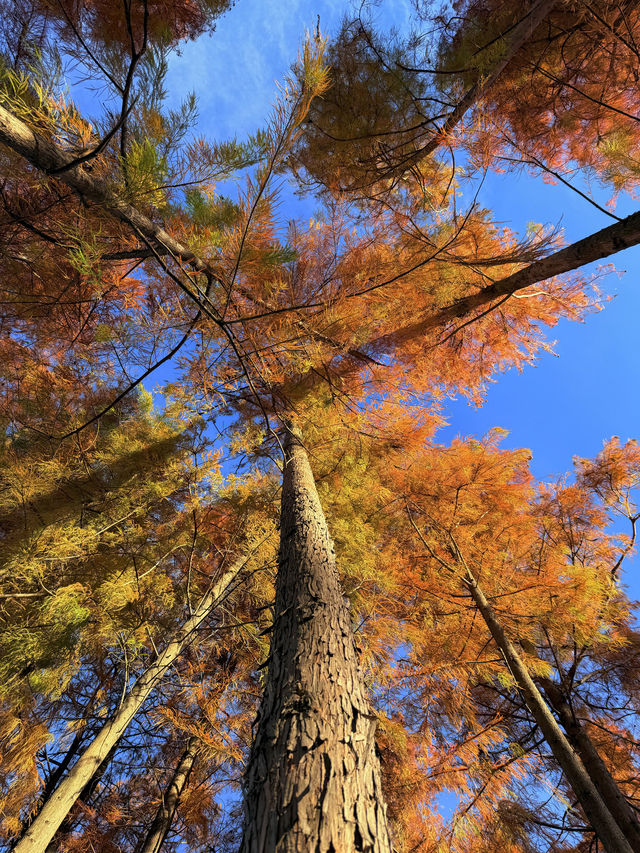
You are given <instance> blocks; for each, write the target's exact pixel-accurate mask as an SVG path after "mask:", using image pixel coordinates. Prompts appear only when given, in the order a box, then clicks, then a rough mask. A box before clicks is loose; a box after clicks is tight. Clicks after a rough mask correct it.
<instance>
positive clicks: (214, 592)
mask: <svg viewBox="0 0 640 853" xmlns="http://www.w3.org/2000/svg"><path fill="white" fill-rule="evenodd" d="M248 559H249V557H247V556H242V557H240V558H238V559H237V560H236V561H235V562H234V563H233V565H232V566H231V568H230V569H228V571H226V572H225V574H224V575H223V576H222V578H221V579H220V580H219V581H218V582H217V583H216V584H215V585H214V586H213V587H212V588H211V590H210V591H209V592H208V593H207V594H206V595H205V596H204V597H203V598H202V600H201V602H200V604H199V605H198V607H197V608H196V610H195V611H194V613H193V616H192V617H191V618H190V619H188V620H187V621H186V622H185V624H184V625H183V626H182V628H180V629H179V630H178V631H177V632H176V634H175V635H174V637H173V639H172V640H171V642H170V643H169V644H168V645H167V646H166V648H165V649H164V651H162V652H161V653H160V654H159V655H158V657H157V659H156V660H155V661H154V663H152V664H151V666H149V668H148V669H147V670H146V671H145V672H144V674H143V675H141V676H140V678H139V679H138V680H137V681H136V682H135V684H134V685H133V687H132V688H131V690H130V692H129V693H128V695H127V697H126V698H125V700H124V701H123V703H122V705H121V706H120V709H119V710H118V711H117V712H116V713H115V714H114V715H113V716H112V717H111V719H110V720H108V722H107V723H105V725H104V726H103V727H102V728H101V729H100V731H99V732H98V734H97V735H96V737H95V738H94V739H93V741H92V742H91V743H90V744H89V746H88V747H87V748H86V749H85V750H84V752H83V753H82V755H81V756H80V758H79V759H78V760H77V761H76V763H75V764H74V766H73V767H72V768H71V770H70V771H69V773H68V774H67V776H66V777H65V778H64V779H63V780H62V782H61V783H60V784H59V785H58V787H57V788H56V790H55V791H54V792H53V794H52V795H51V796H50V797H49V799H48V801H47V802H46V803H45V805H44V806H43V808H42V810H41V811H40V813H39V814H38V816H37V817H36V819H35V820H34V821H33V823H32V824H31V826H30V827H29V828H28V830H27V832H26V833H25V835H24V837H23V838H22V839H21V840H20V841H19V842H18V844H17V845H16V846H15V848H14V853H45V851H46V850H47V845H48V844H49V842H50V841H51V840H52V839H53V837H54V835H55V834H56V832H57V830H58V829H59V828H60V826H61V824H62V823H63V821H64V819H65V818H66V816H67V814H68V813H69V811H70V809H71V808H72V807H73V804H74V803H75V802H76V800H77V799H78V797H79V796H80V795H81V793H82V790H83V789H84V787H85V785H86V784H87V783H88V782H89V781H90V780H91V779H92V777H93V776H94V774H95V772H96V770H97V769H98V768H99V767H100V765H101V764H102V762H103V761H104V760H105V758H106V757H107V755H108V754H109V752H110V750H111V749H113V747H114V746H115V744H117V742H118V740H119V739H120V737H121V736H122V734H123V733H124V732H125V730H126V728H127V726H128V725H129V723H130V722H131V720H132V719H133V718H134V716H135V715H136V713H137V712H138V711H139V709H140V708H141V707H142V705H143V704H144V702H145V700H146V698H147V696H148V695H149V694H150V693H151V691H152V690H153V689H154V687H156V685H157V684H158V683H159V682H160V681H161V679H162V677H163V676H164V674H165V673H166V672H167V670H168V669H169V668H170V667H171V666H173V664H174V663H175V662H176V660H177V659H178V657H179V656H180V654H181V652H182V650H183V649H184V648H185V646H186V645H187V644H188V643H189V641H190V639H191V637H192V635H193V633H194V632H195V631H196V630H197V629H198V628H199V627H200V625H201V624H202V623H203V622H204V620H205V619H206V618H207V617H208V616H209V615H210V614H211V612H212V611H213V609H214V608H215V606H216V605H217V603H218V601H219V599H220V598H221V597H222V596H223V595H224V593H225V592H226V590H227V588H228V587H229V585H230V584H231V583H232V582H233V581H234V580H235V579H236V578H237V576H238V575H239V574H240V572H241V571H242V569H243V568H244V566H245V564H246V563H247V561H248Z"/></svg>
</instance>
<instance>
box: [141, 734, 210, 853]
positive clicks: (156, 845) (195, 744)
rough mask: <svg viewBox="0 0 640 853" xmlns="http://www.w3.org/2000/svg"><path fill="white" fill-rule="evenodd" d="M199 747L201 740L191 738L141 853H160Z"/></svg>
mask: <svg viewBox="0 0 640 853" xmlns="http://www.w3.org/2000/svg"><path fill="white" fill-rule="evenodd" d="M199 746H200V738H198V737H195V736H194V737H191V738H189V741H188V743H187V748H186V749H185V751H184V752H183V753H182V756H181V757H180V761H179V762H178V766H177V767H176V770H175V773H174V774H173V776H172V778H171V782H170V783H169V785H168V787H167V790H166V791H165V792H164V796H163V797H162V802H161V803H160V805H159V806H158V811H157V812H156V816H155V818H154V819H153V823H152V824H151V828H150V830H149V832H148V834H147V837H146V838H145V841H144V844H143V846H142V847H141V848H140V853H159V850H160V848H161V847H162V843H163V841H164V840H165V838H166V837H167V833H168V832H169V830H170V829H171V824H172V823H173V818H174V815H175V813H176V809H177V808H178V804H179V802H180V797H181V796H182V792H183V791H184V789H185V786H186V784H187V782H188V781H189V775H190V773H191V768H192V767H193V763H194V761H195V760H196V756H197V754H198V748H199Z"/></svg>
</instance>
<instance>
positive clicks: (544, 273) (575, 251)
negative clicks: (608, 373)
mask: <svg viewBox="0 0 640 853" xmlns="http://www.w3.org/2000/svg"><path fill="white" fill-rule="evenodd" d="M638 243H640V212H636V213H632V214H631V215H630V216H627V217H626V218H625V219H621V220H620V222H616V223H615V225H608V226H607V227H606V228H602V229H601V230H600V231H596V232H595V233H593V234H590V235H589V236H588V237H583V239H582V240H576V242H575V243H571V244H570V245H569V246H565V247H564V248H563V249H559V250H558V251H557V252H553V253H552V254H551V255H547V257H546V258H541V259H540V260H539V261H534V262H533V263H532V264H529V266H528V267H525V268H524V269H521V270H519V271H518V272H515V273H513V275H510V276H507V277H506V278H502V279H500V280H499V281H496V282H494V283H493V284H490V285H487V287H483V288H481V289H480V290H479V291H478V292H477V293H472V294H471V295H470V296H463V297H462V298H461V299H458V301H457V302H454V303H453V304H452V305H448V306H446V307H445V308H441V309H440V310H438V311H435V312H434V313H433V314H429V315H428V316H426V317H424V318H423V319H422V320H418V321H417V322H415V323H410V324H409V325H407V326H403V327H402V328H400V329H397V330H396V331H395V332H390V333H389V334H387V335H381V336H380V337H379V338H376V339H374V340H371V341H369V342H368V343H367V344H366V345H364V346H365V349H370V350H371V351H373V352H375V353H381V352H390V351H392V350H393V348H394V347H395V346H397V345H398V343H401V342H404V341H409V340H413V339H415V338H418V337H420V336H421V335H423V334H424V333H425V332H428V331H429V330H430V329H436V328H438V327H439V326H444V324H445V323H448V322H449V321H451V320H455V319H456V318H462V317H467V316H468V315H469V314H471V313H472V312H473V311H476V310H478V309H481V308H482V309H484V308H486V307H487V306H489V305H491V303H492V302H495V301H496V300H498V299H501V298H505V297H508V296H510V295H511V294H513V293H517V291H519V290H524V288H526V287H530V286H531V285H532V284H538V283H539V282H541V281H546V280H547V279H549V278H553V277H554V276H557V275H562V274H563V273H566V272H571V271H572V270H576V269H579V268H580V267H583V266H585V265H586V264H590V263H593V262H594V261H599V260H602V259H603V258H608V257H610V256H611V255H615V254H616V253H617V252H622V251H623V250H624V249H629V248H631V246H637V245H638Z"/></svg>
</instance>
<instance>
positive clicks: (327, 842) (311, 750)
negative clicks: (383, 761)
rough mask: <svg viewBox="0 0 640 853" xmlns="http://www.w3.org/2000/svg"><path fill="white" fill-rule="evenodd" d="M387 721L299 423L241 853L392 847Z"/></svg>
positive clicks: (289, 447)
mask: <svg viewBox="0 0 640 853" xmlns="http://www.w3.org/2000/svg"><path fill="white" fill-rule="evenodd" d="M375 726H376V719H375V716H374V715H373V714H372V713H371V710H370V707H369V703H368V701H367V697H366V691H365V687H364V683H363V679H362V676H361V674H360V672H359V668H358V662H357V658H356V651H355V644H354V640H353V629H352V626H351V620H350V615H349V608H348V604H347V602H346V600H345V599H344V597H343V595H342V591H341V588H340V580H339V577H338V572H337V570H336V563H335V554H334V550H333V543H332V542H331V538H330V536H329V531H328V529H327V523H326V521H325V518H324V514H323V512H322V507H321V506H320V501H319V499H318V494H317V491H316V486H315V482H314V479H313V474H312V472H311V467H310V465H309V460H308V458H307V454H306V452H305V449H304V447H303V445H302V442H301V439H300V437H299V435H297V434H295V433H293V432H292V431H291V430H289V429H288V430H287V435H286V437H285V444H284V472H283V484H282V508H281V516H280V553H279V558H278V577H277V581H276V600H275V616H274V622H273V627H272V637H271V651H270V656H269V669H268V674H267V679H266V685H265V689H264V695H263V699H262V705H261V708H260V712H259V714H258V719H257V730H256V734H255V738H254V743H253V747H252V750H251V755H250V758H249V763H248V766H247V771H246V776H245V825H244V833H243V839H242V844H241V848H240V849H241V853H276V851H277V853H312V851H313V853H352V851H367V853H389V851H390V842H389V835H388V829H387V822H386V808H385V805H384V803H383V798H382V791H381V784H380V767H379V761H378V758H377V755H376V752H375Z"/></svg>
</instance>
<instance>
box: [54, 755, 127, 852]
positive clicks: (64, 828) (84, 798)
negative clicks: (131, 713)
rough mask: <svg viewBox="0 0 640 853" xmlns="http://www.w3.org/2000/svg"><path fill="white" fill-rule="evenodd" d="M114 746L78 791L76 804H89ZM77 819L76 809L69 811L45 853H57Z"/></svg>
mask: <svg viewBox="0 0 640 853" xmlns="http://www.w3.org/2000/svg"><path fill="white" fill-rule="evenodd" d="M116 746H117V744H114V745H113V746H112V747H111V749H110V750H109V754H108V755H107V756H106V757H105V759H104V761H102V762H101V763H100V766H99V767H98V769H97V770H96V772H95V773H94V774H93V776H92V777H91V779H89V781H88V782H87V784H86V785H85V786H84V788H83V789H82V791H80V796H79V797H78V799H77V800H76V802H78V801H81V802H83V803H87V804H88V803H89V800H90V799H91V797H92V795H93V792H94V791H95V789H96V788H97V786H98V783H99V782H100V780H101V779H102V777H103V776H104V772H105V770H106V769H107V767H108V766H109V762H110V761H111V759H112V758H113V754H114V752H115V751H116ZM77 817H78V815H77V813H76V809H71V811H70V812H69V813H68V814H67V815H66V817H65V819H64V820H63V821H62V823H61V824H60V826H59V827H58V830H57V831H56V834H55V835H54V836H53V838H52V839H51V841H50V842H49V843H48V844H47V849H46V853H57V850H58V848H59V844H60V841H61V840H62V838H63V837H64V836H65V835H66V834H67V833H68V832H71V830H72V829H73V825H74V823H75V821H76V819H77Z"/></svg>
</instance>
